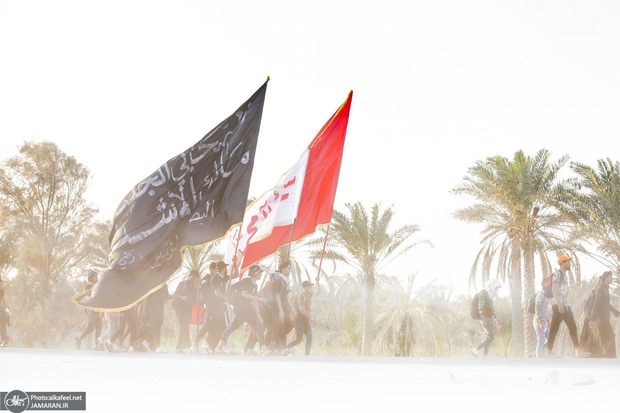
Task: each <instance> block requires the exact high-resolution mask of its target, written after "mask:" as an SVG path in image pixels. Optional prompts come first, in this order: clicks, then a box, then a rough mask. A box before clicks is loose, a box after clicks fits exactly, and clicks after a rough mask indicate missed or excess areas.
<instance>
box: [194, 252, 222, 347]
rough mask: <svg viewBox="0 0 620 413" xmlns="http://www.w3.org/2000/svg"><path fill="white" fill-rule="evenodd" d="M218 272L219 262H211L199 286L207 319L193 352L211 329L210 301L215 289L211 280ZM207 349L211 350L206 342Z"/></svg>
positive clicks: (201, 328)
mask: <svg viewBox="0 0 620 413" xmlns="http://www.w3.org/2000/svg"><path fill="white" fill-rule="evenodd" d="M215 274H217V262H215V261H213V262H212V263H211V264H209V274H207V275H205V276H204V277H203V279H202V280H201V281H200V286H199V287H198V298H199V300H200V303H201V304H202V305H203V306H204V308H205V311H206V314H205V321H204V323H203V324H202V326H201V327H200V330H199V331H198V334H196V339H195V340H194V345H193V346H192V352H197V351H198V345H199V344H200V340H202V338H203V337H204V336H205V334H207V332H208V331H209V326H210V324H209V302H211V301H212V297H211V296H212V295H213V290H212V289H211V280H212V278H213V276H215ZM204 347H205V349H207V351H208V350H210V347H209V344H208V343H206V342H205V344H204Z"/></svg>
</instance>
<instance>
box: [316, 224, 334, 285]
mask: <svg viewBox="0 0 620 413" xmlns="http://www.w3.org/2000/svg"><path fill="white" fill-rule="evenodd" d="M330 225H331V222H330V223H329V224H327V232H326V233H325V241H323V252H321V260H320V261H319V271H318V272H317V274H316V283H317V284H318V283H319V277H320V276H321V266H322V265H323V256H324V255H325V247H326V246H327V237H328V235H329V226H330Z"/></svg>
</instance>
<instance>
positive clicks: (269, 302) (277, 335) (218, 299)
mask: <svg viewBox="0 0 620 413" xmlns="http://www.w3.org/2000/svg"><path fill="white" fill-rule="evenodd" d="M227 270H228V265H227V264H226V263H224V262H223V261H218V262H212V263H211V264H210V265H209V272H208V273H207V274H205V275H204V276H201V274H200V273H199V272H198V271H197V270H191V271H189V273H188V275H187V277H186V279H184V280H183V281H181V282H180V283H179V284H178V286H177V288H176V290H175V292H174V294H170V293H169V290H168V286H167V284H163V285H162V286H161V287H160V288H159V289H158V290H156V291H155V292H153V293H152V294H150V295H149V296H148V297H146V298H145V299H144V300H142V301H141V302H139V303H138V304H136V305H135V306H133V307H131V308H129V309H127V310H124V311H119V312H106V313H99V312H95V311H91V310H85V311H86V315H87V320H88V324H87V327H86V329H85V330H84V332H83V333H82V334H81V335H80V336H78V337H76V339H75V340H76V347H77V348H78V349H79V348H81V344H82V340H84V338H85V337H87V336H88V335H89V334H91V333H92V332H94V333H95V349H96V350H103V349H107V350H108V351H111V352H113V351H129V352H136V351H155V352H165V350H164V349H163V347H162V346H161V330H162V326H163V323H164V306H165V303H166V301H168V300H172V307H173V308H174V311H175V313H176V317H177V320H178V325H179V329H178V330H179V332H178V337H177V341H176V351H177V352H179V353H185V352H188V351H189V352H191V353H201V352H203V351H204V352H206V353H208V354H235V353H234V352H232V351H231V350H230V348H229V346H228V339H229V337H230V336H231V334H233V333H234V332H235V331H236V330H238V329H239V328H240V327H241V326H243V325H244V324H247V325H248V327H249V329H250V334H249V336H248V339H247V344H246V346H245V353H246V354H251V355H255V354H277V355H290V354H292V352H293V351H292V348H293V347H295V346H297V345H298V344H300V343H301V342H302V341H303V339H304V337H305V339H306V347H305V354H306V355H309V354H310V351H311V348H312V326H313V325H314V324H315V322H314V320H313V318H312V299H313V297H314V295H315V294H317V293H319V292H320V290H318V288H317V291H316V292H315V285H314V284H312V283H311V282H310V281H304V282H303V283H302V291H301V292H300V293H299V294H297V295H296V296H295V297H293V296H292V294H291V281H290V273H291V266H290V263H289V262H283V263H281V264H280V266H279V268H278V270H277V271H276V272H274V273H272V274H270V275H269V276H268V279H266V280H264V282H261V280H262V279H263V273H264V271H263V269H262V268H261V267H260V266H258V265H252V266H251V267H250V268H249V269H248V271H247V273H246V274H245V276H244V277H243V278H242V279H240V280H239V281H237V282H235V283H232V281H233V279H234V280H236V279H238V273H235V272H234V271H233V272H232V273H230V274H228V271H227ZM88 281H89V284H88V286H87V290H88V289H92V288H93V286H94V285H95V284H96V283H97V274H96V273H95V272H92V273H91V274H89V277H88ZM259 285H260V287H259ZM317 287H318V283H317ZM103 314H105V316H104V315H103ZM104 318H105V324H106V325H107V328H106V329H105V330H104V329H103V324H104V323H103V321H104V320H103V319H104ZM192 324H193V325H196V326H197V333H196V335H195V337H194V339H193V341H192V340H191V337H190V325H192ZM293 330H294V331H295V339H294V340H292V341H290V342H288V341H287V337H288V336H289V333H291V332H292V331H293ZM102 332H103V333H102ZM203 339H204V342H203V343H202V345H201V341H202V340H203Z"/></svg>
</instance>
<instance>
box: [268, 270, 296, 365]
mask: <svg viewBox="0 0 620 413" xmlns="http://www.w3.org/2000/svg"><path fill="white" fill-rule="evenodd" d="M290 275H291V264H290V263H289V262H288V261H285V262H283V263H281V264H280V266H279V268H278V271H277V272H276V273H275V274H274V279H273V287H272V292H273V295H274V297H275V304H274V306H273V314H274V315H275V330H274V337H273V341H274V345H275V347H276V349H277V350H278V352H279V353H280V354H291V353H292V351H291V350H289V349H287V348H286V336H287V335H288V333H289V332H290V331H291V330H292V329H293V320H294V319H295V315H296V313H295V310H294V308H293V305H292V304H291V280H290V278H289V276H290Z"/></svg>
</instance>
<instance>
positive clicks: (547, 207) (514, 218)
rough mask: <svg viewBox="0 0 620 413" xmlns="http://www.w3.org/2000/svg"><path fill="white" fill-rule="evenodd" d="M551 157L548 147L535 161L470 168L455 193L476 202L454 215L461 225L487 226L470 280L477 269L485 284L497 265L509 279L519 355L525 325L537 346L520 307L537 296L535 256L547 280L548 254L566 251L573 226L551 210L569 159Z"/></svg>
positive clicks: (495, 161)
mask: <svg viewBox="0 0 620 413" xmlns="http://www.w3.org/2000/svg"><path fill="white" fill-rule="evenodd" d="M549 158H550V153H549V151H547V150H545V149H542V150H540V151H538V153H537V154H536V155H535V156H534V157H530V156H525V155H524V153H523V151H518V152H517V153H515V155H514V159H513V160H508V159H507V158H504V157H501V156H495V157H489V158H487V159H486V161H479V162H477V163H476V165H475V166H473V167H471V168H469V170H468V175H467V176H466V177H465V178H464V180H465V182H464V183H463V184H462V185H461V186H459V187H457V188H456V189H454V190H453V191H452V193H453V194H457V195H469V196H473V197H474V198H475V199H476V201H477V202H476V203H475V204H474V205H472V206H470V207H467V208H463V209H459V210H457V211H456V212H455V213H454V216H455V217H456V218H457V219H459V220H462V221H466V222H473V223H481V224H484V230H483V231H482V235H483V238H482V241H481V244H482V248H481V250H480V252H479V253H478V256H477V257H476V259H475V261H474V264H473V266H472V269H471V273H470V282H472V283H473V282H474V281H475V277H476V275H477V273H478V268H479V267H480V268H481V270H482V271H481V272H482V281H483V283H484V282H486V281H487V280H488V279H489V278H490V274H491V267H492V265H493V264H494V263H497V266H498V274H499V277H500V278H501V279H504V280H506V279H507V280H508V281H509V285H510V297H511V315H512V328H513V331H512V333H513V337H512V340H513V344H512V351H513V355H514V356H517V357H523V356H524V355H525V348H524V327H525V326H527V330H526V340H527V345H528V352H529V351H532V350H533V348H534V345H535V343H536V337H535V334H534V331H533V328H531V324H532V323H531V321H532V320H531V317H532V316H531V315H530V314H527V313H525V314H524V311H523V307H524V306H523V305H522V300H523V295H524V296H525V299H526V300H528V299H529V298H530V297H532V296H533V295H534V293H535V281H534V280H535V269H534V263H535V258H536V256H537V255H538V257H539V259H540V262H541V266H542V269H543V276H544V275H546V274H549V273H550V271H551V263H550V261H549V258H548V255H547V253H548V251H551V250H559V251H562V245H563V242H564V240H563V238H562V235H563V234H565V233H566V232H567V231H568V228H569V224H568V221H567V220H566V219H565V217H564V216H563V215H562V214H561V213H559V212H558V211H557V209H556V208H555V207H554V206H553V205H554V197H555V194H556V192H557V186H558V184H557V183H556V181H557V175H558V172H559V170H560V169H561V168H562V166H564V164H566V162H567V160H568V157H567V156H564V157H562V158H560V159H559V160H558V162H556V163H550V161H549ZM522 269H523V282H522V280H521V279H522ZM523 290H524V291H523ZM523 293H524V294H523ZM524 317H526V318H527V324H525V322H524Z"/></svg>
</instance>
